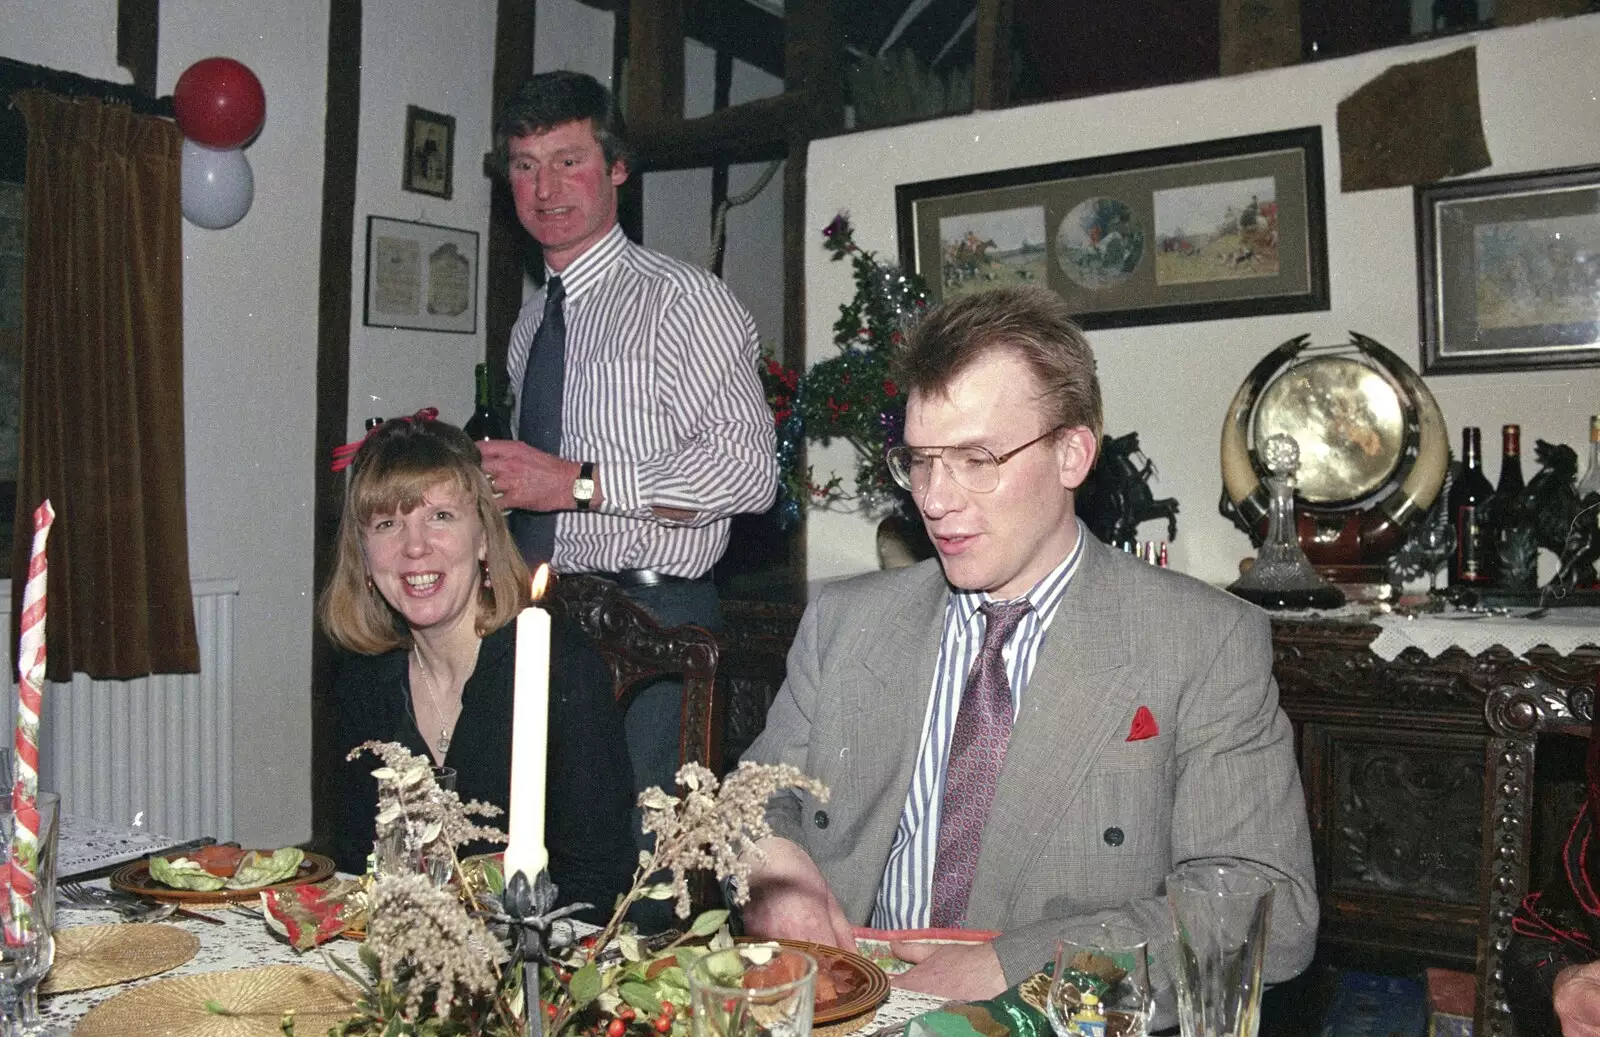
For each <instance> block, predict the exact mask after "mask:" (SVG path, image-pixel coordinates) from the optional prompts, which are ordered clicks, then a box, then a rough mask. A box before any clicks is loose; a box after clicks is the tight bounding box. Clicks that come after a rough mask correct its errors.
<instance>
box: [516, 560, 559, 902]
mask: <svg viewBox="0 0 1600 1037" xmlns="http://www.w3.org/2000/svg"><path fill="white" fill-rule="evenodd" d="M549 573H550V567H549V566H547V565H541V566H540V567H539V571H538V572H537V573H535V574H534V577H533V597H534V601H535V604H533V605H530V606H528V607H527V608H525V609H523V610H522V612H521V614H520V615H518V616H517V666H516V687H515V692H514V704H513V706H512V719H511V804H510V809H509V810H507V811H506V823H507V831H508V833H509V835H510V836H511V841H510V842H509V843H508V844H507V846H506V864H505V871H506V878H507V879H510V878H511V876H513V875H515V874H516V873H517V872H518V871H521V872H523V873H524V874H526V875H527V876H528V881H529V882H532V881H533V880H534V878H535V877H537V876H538V874H539V872H540V871H542V870H544V866H545V862H546V861H547V860H548V859H549V858H548V856H547V855H546V853H545V848H544V787H545V758H546V753H547V752H548V747H549V741H550V613H549V612H547V611H545V610H544V609H543V608H540V607H539V605H538V604H537V602H538V600H539V598H540V597H542V596H543V595H544V590H545V585H546V583H547V581H548V580H549Z"/></svg>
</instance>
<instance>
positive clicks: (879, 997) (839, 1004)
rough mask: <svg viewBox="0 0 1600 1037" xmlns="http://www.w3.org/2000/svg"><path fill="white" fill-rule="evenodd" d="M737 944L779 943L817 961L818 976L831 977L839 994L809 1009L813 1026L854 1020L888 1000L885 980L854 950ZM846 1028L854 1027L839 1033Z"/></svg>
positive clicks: (788, 943) (816, 945)
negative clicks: (819, 974) (820, 974)
mask: <svg viewBox="0 0 1600 1037" xmlns="http://www.w3.org/2000/svg"><path fill="white" fill-rule="evenodd" d="M741 942H749V943H781V944H783V945H784V946H785V947H793V948H794V949H795V950H797V951H804V952H805V953H807V954H809V955H811V956H812V957H813V958H815V959H817V971H818V972H819V973H821V972H827V973H828V974H829V975H830V976H832V978H833V982H834V985H835V986H837V987H838V988H839V989H840V991H841V993H840V995H839V996H838V997H836V998H833V999H830V1000H827V1001H824V1000H822V999H821V998H820V997H819V998H818V999H817V1004H816V1007H815V1008H814V1009H812V1017H811V1023H812V1025H813V1026H827V1025H829V1024H832V1023H839V1022H843V1021H844V1020H846V1019H854V1018H856V1017H857V1016H859V1015H862V1014H863V1013H866V1012H870V1011H872V1010H873V1009H875V1008H877V1007H878V1006H879V1005H881V1004H883V1002H884V1001H885V1000H887V999H888V997H889V977H888V976H887V975H885V974H884V971H883V970H882V969H880V968H878V966H877V964H876V963H874V962H873V961H872V960H871V959H868V958H863V957H862V956H861V955H859V954H857V953H855V952H854V951H845V950H840V949H839V948H837V947H829V946H827V945H826V944H820V943H811V942H809V941H806V940H748V941H743V940H742V941H741ZM850 1029H854V1027H846V1028H844V1029H843V1031H842V1032H848V1030H850Z"/></svg>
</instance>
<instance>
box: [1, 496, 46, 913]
mask: <svg viewBox="0 0 1600 1037" xmlns="http://www.w3.org/2000/svg"><path fill="white" fill-rule="evenodd" d="M55 520H56V513H55V509H54V508H52V507H51V506H50V501H49V500H46V501H44V503H42V504H40V505H39V506H38V507H37V508H36V509H34V512H33V552H32V553H31V554H30V555H29V556H28V583H27V585H26V586H25V587H24V588H23V591H22V624H21V625H22V638H21V642H20V644H19V646H18V651H17V677H18V678H19V680H18V681H17V738H16V771H17V773H16V783H15V784H14V785H12V787H11V812H12V813H13V814H14V815H15V818H16V823H15V824H14V826H13V827H12V830H11V863H10V866H9V867H8V868H7V873H6V881H7V884H8V885H9V887H10V897H9V900H10V903H9V907H10V911H9V912H8V914H7V917H6V919H5V937H6V942H7V943H11V944H16V943H19V942H21V940H22V935H23V933H24V932H25V931H26V929H27V927H28V925H29V917H30V916H31V914H32V913H33V894H34V890H35V889H36V888H37V887H38V882H37V881H36V872H37V862H38V854H39V714H40V711H41V708H42V706H43V700H44V669H45V641H44V623H45V588H46V584H47V583H48V579H49V571H50V567H49V564H48V562H47V559H46V555H45V542H46V541H47V540H48V539H49V538H50V526H51V524H52V523H53V522H55Z"/></svg>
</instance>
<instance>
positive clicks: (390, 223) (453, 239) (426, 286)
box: [362, 216, 478, 335]
mask: <svg viewBox="0 0 1600 1037" xmlns="http://www.w3.org/2000/svg"><path fill="white" fill-rule="evenodd" d="M362 322H363V323H365V324H367V325H368V326H369V327H374V328H414V329H416V330H418V331H452V332H459V333H461V334H465V335H473V334H476V333H477V331H478V234H477V232H476V231H470V230H456V229H455V228H453V227H439V226H435V225H434V224H432V223H413V222H411V221H410V220H391V219H389V218H388V217H387V216H368V217H367V292H366V305H365V308H364V312H363V317H362Z"/></svg>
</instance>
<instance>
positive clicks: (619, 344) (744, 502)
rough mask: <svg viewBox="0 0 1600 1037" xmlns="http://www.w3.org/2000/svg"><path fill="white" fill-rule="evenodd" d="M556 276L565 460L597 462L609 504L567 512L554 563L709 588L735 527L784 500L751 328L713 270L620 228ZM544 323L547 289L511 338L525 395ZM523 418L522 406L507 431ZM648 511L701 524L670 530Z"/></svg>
mask: <svg viewBox="0 0 1600 1037" xmlns="http://www.w3.org/2000/svg"><path fill="white" fill-rule="evenodd" d="M546 273H547V274H551V273H555V271H549V270H547V271H546ZM560 277H561V283H562V285H563V286H564V287H565V288H566V293H567V297H566V302H565V304H564V311H563V312H564V315H565V318H566V325H567V336H566V350H567V352H566V378H565V381H564V383H563V386H562V397H561V406H562V428H561V456H562V457H564V458H566V459H567V460H569V461H594V462H596V468H597V473H598V477H599V482H600V493H601V496H602V497H603V503H602V504H601V506H600V507H598V508H595V509H594V510H592V511H564V512H561V513H560V515H559V516H558V517H557V520H556V539H555V556H554V558H553V560H552V564H554V566H555V567H556V568H557V569H559V570H561V571H563V572H614V571H617V570H619V569H655V570H657V571H659V572H664V573H669V574H671V575H673V576H687V577H697V576H703V575H705V573H706V572H708V571H709V570H710V569H711V567H712V566H713V565H714V564H716V561H717V559H719V558H721V557H722V553H723V551H724V550H726V548H727V546H728V526H729V520H730V516H732V515H735V514H740V513H743V512H762V511H765V510H766V509H767V508H768V507H770V506H771V504H772V499H773V496H774V494H775V493H776V492H777V460H776V454H775V447H774V442H773V424H772V411H771V410H770V409H769V408H768V406H767V400H766V393H765V392H764V390H763V389H762V387H761V379H760V376H759V374H758V373H757V367H756V364H757V361H758V358H759V355H760V346H759V342H758V340H757V338H756V329H755V322H754V321H753V320H751V318H750V314H749V313H748V312H746V311H745V309H744V307H743V306H741V305H740V304H739V301H738V300H737V299H735V298H734V296H733V293H732V292H731V291H729V290H728V286H727V285H725V284H723V283H722V281H721V280H719V279H718V278H717V277H715V276H714V275H712V274H711V273H710V272H709V271H706V270H702V269H701V268H699V267H696V266H692V265H690V264H688V263H684V262H681V261H679V260H676V259H673V258H671V257H670V256H664V255H662V254H660V253H659V252H652V251H650V250H649V249H646V248H643V247H641V246H639V245H636V244H634V243H633V242H631V241H629V240H628V238H627V237H626V235H624V234H623V233H622V228H621V227H615V226H614V227H612V228H611V232H610V233H609V234H607V235H606V236H605V237H604V238H602V239H601V240H600V241H598V242H596V243H595V244H594V245H593V246H592V247H591V248H590V249H589V250H588V251H587V252H585V253H584V254H583V255H581V256H579V257H578V258H577V259H575V260H573V261H572V262H571V263H570V264H569V265H568V266H567V268H566V269H565V270H562V271H560ZM543 319H544V292H542V291H541V292H538V293H537V294H535V295H534V296H533V297H531V298H530V299H528V301H527V302H526V303H525V304H524V305H523V307H522V312H521V314H520V315H518V317H517V323H516V326H515V327H514V328H513V329H512V331H511V343H510V346H509V348H508V350H507V356H506V370H507V373H508V374H509V375H510V378H511V384H512V385H513V386H515V387H518V388H519V389H520V387H521V386H522V373H523V369H524V368H525V367H526V366H527V363H528V349H529V347H530V346H531V345H532V343H533V336H534V333H535V332H536V331H538V330H539V324H540V323H541V322H542V321H543ZM519 419H520V401H519V403H518V410H517V412H516V413H514V414H513V415H512V420H511V427H512V428H517V427H518V422H519ZM653 506H659V507H664V508H676V509H681V510H684V511H692V512H694V513H695V516H694V518H692V519H691V520H690V521H688V522H673V521H670V520H667V519H663V518H659V517H657V516H656V515H655V513H654V512H652V511H651V508H652V507H653Z"/></svg>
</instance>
